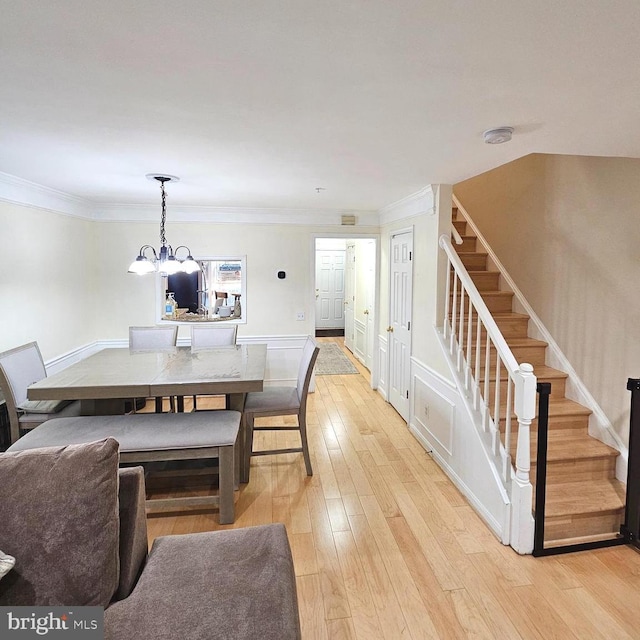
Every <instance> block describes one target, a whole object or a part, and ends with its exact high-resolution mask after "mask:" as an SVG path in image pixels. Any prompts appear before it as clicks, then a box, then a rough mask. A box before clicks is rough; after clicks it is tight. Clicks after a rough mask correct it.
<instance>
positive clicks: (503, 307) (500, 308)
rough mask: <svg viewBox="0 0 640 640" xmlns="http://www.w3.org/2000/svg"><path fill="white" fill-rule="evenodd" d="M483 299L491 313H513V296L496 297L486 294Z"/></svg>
mask: <svg viewBox="0 0 640 640" xmlns="http://www.w3.org/2000/svg"><path fill="white" fill-rule="evenodd" d="M482 299H483V300H484V303H485V304H486V305H487V309H489V311H490V312H491V313H508V312H510V311H511V305H512V300H513V294H512V295H508V296H504V295H502V296H494V295H491V294H486V293H485V294H484V295H483V296H482Z"/></svg>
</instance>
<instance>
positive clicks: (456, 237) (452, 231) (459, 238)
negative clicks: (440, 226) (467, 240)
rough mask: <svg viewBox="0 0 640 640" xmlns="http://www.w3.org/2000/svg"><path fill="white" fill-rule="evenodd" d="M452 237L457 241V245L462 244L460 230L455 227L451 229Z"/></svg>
mask: <svg viewBox="0 0 640 640" xmlns="http://www.w3.org/2000/svg"><path fill="white" fill-rule="evenodd" d="M451 235H452V236H453V239H454V240H455V241H456V244H462V237H461V235H460V234H459V233H458V230H457V229H456V228H455V227H451Z"/></svg>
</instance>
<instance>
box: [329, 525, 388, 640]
mask: <svg viewBox="0 0 640 640" xmlns="http://www.w3.org/2000/svg"><path fill="white" fill-rule="evenodd" d="M334 539H335V543H336V551H337V553H338V560H339V562H340V568H341V570H342V576H343V578H344V584H345V589H346V592H347V598H348V600H349V606H350V608H351V619H352V621H353V627H354V631H355V635H356V637H357V638H362V640H369V638H382V637H383V633H382V629H381V628H380V623H379V621H378V614H377V612H376V608H375V605H374V602H373V597H372V595H371V591H370V589H369V585H368V583H367V578H366V575H365V571H364V569H363V567H362V563H361V561H360V557H359V555H358V550H357V548H356V543H355V541H354V539H353V535H352V533H351V530H350V529H349V530H348V531H339V532H336V533H335V535H334Z"/></svg>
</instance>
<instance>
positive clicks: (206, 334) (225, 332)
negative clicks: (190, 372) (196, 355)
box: [191, 324, 238, 349]
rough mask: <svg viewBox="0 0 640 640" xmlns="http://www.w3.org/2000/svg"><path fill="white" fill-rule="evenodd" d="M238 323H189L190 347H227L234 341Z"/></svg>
mask: <svg viewBox="0 0 640 640" xmlns="http://www.w3.org/2000/svg"><path fill="white" fill-rule="evenodd" d="M237 336H238V325H237V324H233V325H227V326H224V327H216V326H215V325H211V324H207V325H204V324H192V325H191V348H192V349H208V348H211V347H229V346H232V345H234V344H235V343H236V338H237Z"/></svg>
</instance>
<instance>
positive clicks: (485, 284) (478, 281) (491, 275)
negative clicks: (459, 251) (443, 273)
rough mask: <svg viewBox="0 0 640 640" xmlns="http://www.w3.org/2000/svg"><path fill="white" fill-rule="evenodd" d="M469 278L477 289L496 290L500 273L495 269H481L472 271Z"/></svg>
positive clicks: (498, 285)
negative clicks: (476, 271) (478, 271)
mask: <svg viewBox="0 0 640 640" xmlns="http://www.w3.org/2000/svg"><path fill="white" fill-rule="evenodd" d="M470 275H471V279H472V280H473V283H474V284H475V285H476V288H477V289H478V291H498V290H499V289H500V273H498V272H497V271H483V272H482V273H472V274H470ZM453 280H454V274H453V273H452V274H451V289H450V290H451V291H453Z"/></svg>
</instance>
